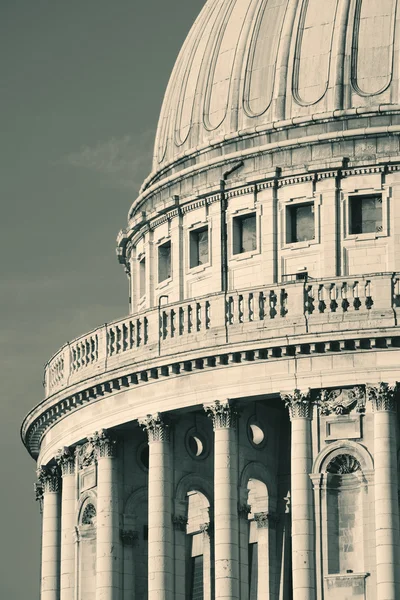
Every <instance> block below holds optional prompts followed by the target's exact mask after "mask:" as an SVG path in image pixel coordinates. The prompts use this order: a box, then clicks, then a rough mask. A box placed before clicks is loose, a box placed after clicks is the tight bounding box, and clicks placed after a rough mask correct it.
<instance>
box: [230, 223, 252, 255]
mask: <svg viewBox="0 0 400 600" xmlns="http://www.w3.org/2000/svg"><path fill="white" fill-rule="evenodd" d="M256 249H257V222H256V215H255V213H252V214H247V215H244V216H240V217H234V219H233V254H242V253H244V252H252V251H254V250H256Z"/></svg>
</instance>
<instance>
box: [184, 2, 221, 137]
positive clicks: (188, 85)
mask: <svg viewBox="0 0 400 600" xmlns="http://www.w3.org/2000/svg"><path fill="white" fill-rule="evenodd" d="M208 8H209V10H208V12H207V14H205V15H204V19H203V20H202V22H201V25H200V27H199V29H200V30H199V33H198V35H196V38H195V40H194V44H193V46H192V48H191V52H190V55H189V57H188V61H187V63H186V66H185V70H184V74H183V78H182V86H181V89H180V93H179V97H180V99H179V106H178V110H177V115H176V125H175V143H176V144H177V145H178V146H181V145H182V144H183V143H184V142H185V141H186V139H187V137H188V135H189V131H190V127H191V123H192V117H193V108H194V101H195V97H196V89H197V84H198V79H199V77H200V70H201V66H202V64H203V59H204V54H205V50H206V45H207V42H208V41H209V39H210V34H211V30H212V26H213V20H212V19H213V15H214V13H215V12H216V5H215V4H214V5H213V6H209V7H208Z"/></svg>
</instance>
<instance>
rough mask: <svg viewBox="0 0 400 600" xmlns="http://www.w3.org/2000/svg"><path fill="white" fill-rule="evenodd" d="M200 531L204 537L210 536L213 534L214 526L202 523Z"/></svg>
mask: <svg viewBox="0 0 400 600" xmlns="http://www.w3.org/2000/svg"><path fill="white" fill-rule="evenodd" d="M199 529H200V531H201V533H202V534H203V535H206V536H210V535H211V532H212V525H211V523H210V522H209V521H208V522H207V523H201V524H200V527H199Z"/></svg>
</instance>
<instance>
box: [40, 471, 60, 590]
mask: <svg viewBox="0 0 400 600" xmlns="http://www.w3.org/2000/svg"><path fill="white" fill-rule="evenodd" d="M38 479H39V486H37V488H36V489H37V492H38V491H39V489H41V490H42V493H43V497H42V498H43V499H42V576H41V592H40V599H41V600H59V598H60V514H61V506H60V474H59V470H58V468H57V467H41V468H40V470H39V472H38Z"/></svg>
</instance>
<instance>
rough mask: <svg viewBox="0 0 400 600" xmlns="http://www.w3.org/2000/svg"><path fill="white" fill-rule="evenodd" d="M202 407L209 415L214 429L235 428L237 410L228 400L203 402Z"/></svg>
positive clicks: (237, 416) (237, 415)
mask: <svg viewBox="0 0 400 600" xmlns="http://www.w3.org/2000/svg"><path fill="white" fill-rule="evenodd" d="M203 408H204V410H205V412H206V415H207V417H210V419H212V421H213V427H214V431H215V430H216V429H229V428H231V427H232V428H233V429H236V426H237V421H238V418H239V412H238V410H237V409H236V408H235V407H234V406H232V405H231V404H230V403H229V400H226V401H225V402H220V401H219V400H216V401H215V402H214V403H213V404H204V405H203Z"/></svg>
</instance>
